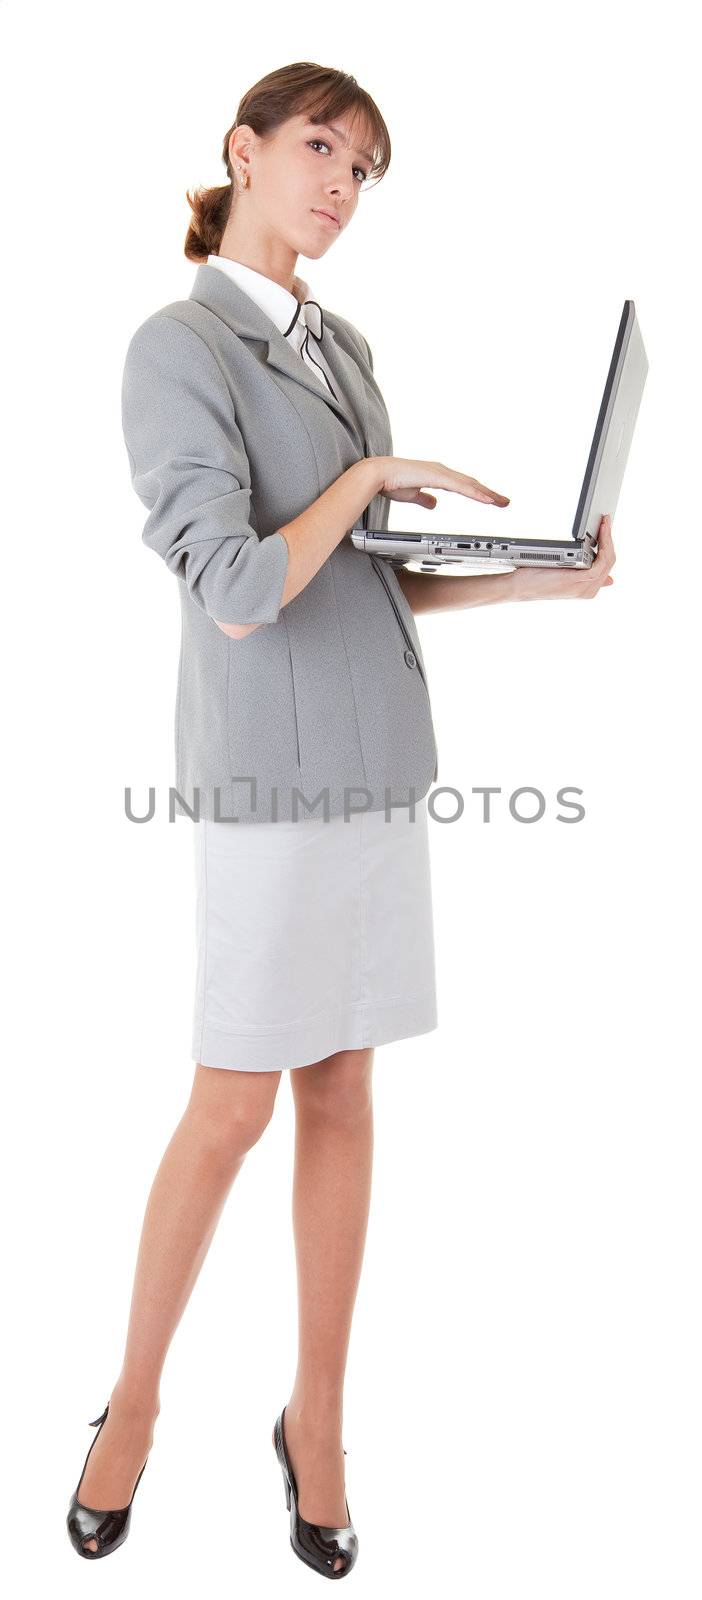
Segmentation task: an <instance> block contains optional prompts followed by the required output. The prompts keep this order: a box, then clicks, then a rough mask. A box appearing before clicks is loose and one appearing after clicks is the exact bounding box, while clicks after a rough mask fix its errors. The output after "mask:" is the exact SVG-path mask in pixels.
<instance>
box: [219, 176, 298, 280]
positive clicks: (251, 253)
mask: <svg viewBox="0 0 702 1600" xmlns="http://www.w3.org/2000/svg"><path fill="white" fill-rule="evenodd" d="M242 198H243V197H242ZM240 206H241V199H240V200H239V203H238V205H237V208H236V209H237V211H238V210H239V209H240ZM218 254H219V255H220V256H229V258H230V260H231V261H240V262H241V264H242V266H244V267H251V268H252V270H253V271H254V272H261V273H262V274H263V276H264V278H272V280H273V282H274V283H279V284H280V285H281V287H282V288H283V289H287V290H288V292H289V293H290V294H296V288H295V285H296V284H297V285H298V286H299V282H300V280H299V279H298V278H296V276H295V266H296V264H297V252H296V251H294V250H291V248H290V246H289V245H288V244H286V243H285V241H284V240H283V239H281V238H280V236H279V235H278V234H275V233H269V234H268V235H266V236H264V235H261V236H259V237H256V231H255V229H253V228H252V227H251V226H250V224H249V223H247V222H246V221H242V220H241V218H237V217H230V219H229V222H228V223H227V226H226V228H225V230H224V233H223V234H222V240H221V243H220V246H219V251H218ZM297 298H298V299H299V294H298V295H297Z"/></svg>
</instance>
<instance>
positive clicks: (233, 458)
mask: <svg viewBox="0 0 702 1600" xmlns="http://www.w3.org/2000/svg"><path fill="white" fill-rule="evenodd" d="M122 431H123V434H124V441H125V444H126V447H127V454H128V456H129V465H130V470H131V475H132V484H133V487H134V489H135V491H136V493H137V494H138V496H139V499H140V500H141V501H143V503H144V505H145V506H147V507H148V510H149V515H148V517H147V519H146V522H145V524H144V528H143V531H142V539H143V540H144V543H145V544H147V545H149V547H150V548H151V549H152V550H155V551H156V553H157V554H158V555H160V556H162V557H163V560H164V561H165V563H166V566H167V567H168V568H169V569H170V571H171V572H174V573H175V575H176V577H178V578H180V579H181V581H183V582H184V583H186V584H187V586H188V590H189V592H190V594H191V595H192V598H193V600H194V601H195V602H196V603H197V605H199V606H201V607H202V609H203V611H205V612H207V614H208V616H210V617H212V618H213V620H214V621H216V622H231V623H240V624H246V623H262V622H275V621H276V620H277V618H278V616H279V613H280V601H281V595H282V592H283V588H284V585H285V577H286V573H287V570H288V561H289V554H290V553H289V549H288V545H287V542H286V540H285V538H284V536H283V534H282V533H279V532H277V531H273V532H271V533H267V534H264V535H263V536H260V535H259V534H258V533H257V532H256V530H255V529H254V528H253V527H252V526H251V523H250V522H249V513H250V505H251V475H250V469H249V461H248V457H247V454H246V449H245V446H244V441H243V438H242V435H241V431H240V429H239V426H238V423H237V420H236V412H235V405H234V401H233V399H232V396H231V394H230V392H229V389H228V387H227V384H226V382H225V379H224V377H223V375H222V372H221V370H220V367H219V365H218V363H217V360H216V358H215V356H214V355H213V354H212V351H211V350H210V349H209V348H208V346H207V345H206V344H205V342H204V340H203V339H201V338H200V336H199V334H197V333H195V332H194V331H193V329H192V328H190V327H188V326H187V325H186V324H185V323H182V322H180V321H179V320H178V319H177V318H176V317H171V316H169V315H168V314H167V313H165V312H155V313H154V315H153V316H151V317H149V318H147V320H146V322H144V323H142V325H141V327H139V328H137V331H136V333H135V334H134V335H133V337H132V339H131V341H130V344H129V346H128V349H127V354H126V359H125V364H124V373H123V378H122Z"/></svg>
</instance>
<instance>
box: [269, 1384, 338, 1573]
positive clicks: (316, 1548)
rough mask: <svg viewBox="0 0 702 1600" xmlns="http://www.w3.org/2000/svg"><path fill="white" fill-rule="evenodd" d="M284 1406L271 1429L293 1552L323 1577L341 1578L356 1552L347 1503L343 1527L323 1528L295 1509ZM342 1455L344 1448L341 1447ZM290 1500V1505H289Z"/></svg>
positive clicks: (295, 1487) (295, 1495)
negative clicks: (337, 1564)
mask: <svg viewBox="0 0 702 1600" xmlns="http://www.w3.org/2000/svg"><path fill="white" fill-rule="evenodd" d="M285 1409H286V1408H285V1406H283V1409H282V1411H281V1413H280V1416H279V1417H278V1420H277V1422H276V1424H275V1427H274V1429H273V1444H274V1446H275V1453H276V1455H277V1457H278V1460H279V1462H280V1465H281V1469H282V1473H283V1482H284V1484H285V1502H286V1505H287V1507H288V1510H289V1512H290V1543H291V1545H292V1547H293V1550H294V1551H295V1554H296V1556H299V1557H300V1560H301V1561H304V1562H305V1563H306V1565H307V1566H308V1567H314V1570H315V1572H321V1574H322V1576H323V1577H324V1578H345V1577H346V1574H347V1572H350V1571H351V1568H352V1566H353V1565H354V1562H355V1560H356V1557H357V1555H358V1538H357V1536H356V1530H355V1528H354V1525H353V1523H352V1521H351V1513H350V1511H349V1503H348V1500H347V1501H346V1515H347V1517H348V1519H349V1520H348V1523H347V1525H346V1527H345V1528H325V1527H323V1526H322V1525H321V1524H320V1523H317V1522H306V1521H305V1518H304V1517H301V1516H300V1513H299V1511H298V1509H297V1483H296V1482H295V1474H294V1472H293V1469H292V1467H291V1465H290V1459H289V1456H288V1452H287V1450H286V1448H285V1432H284V1428H283V1417H284V1416H285ZM344 1455H346V1451H344ZM291 1501H292V1506H291ZM339 1556H343V1558H344V1565H343V1567H338V1568H337V1569H336V1571H335V1570H334V1562H335V1561H336V1560H338V1558H339Z"/></svg>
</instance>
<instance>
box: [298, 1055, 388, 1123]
mask: <svg viewBox="0 0 702 1600" xmlns="http://www.w3.org/2000/svg"><path fill="white" fill-rule="evenodd" d="M372 1071H373V1050H372V1049H368V1050H339V1051H337V1052H336V1054H335V1055H332V1056H327V1057H326V1059H325V1060H324V1061H318V1062H315V1063H314V1065H312V1066H309V1067H300V1068H296V1069H295V1070H294V1071H293V1073H292V1080H293V1094H294V1097H295V1103H296V1109H297V1111H298V1113H300V1114H302V1115H303V1116H306V1117H316V1118H318V1119H319V1120H320V1121H321V1122H323V1123H324V1125H325V1126H326V1127H339V1128H354V1127H356V1126H358V1124H359V1122H360V1121H361V1120H362V1119H363V1118H364V1117H367V1116H370V1114H371V1112H372V1106H373V1087H372Z"/></svg>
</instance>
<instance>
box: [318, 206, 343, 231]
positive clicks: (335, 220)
mask: <svg viewBox="0 0 702 1600" xmlns="http://www.w3.org/2000/svg"><path fill="white" fill-rule="evenodd" d="M312 209H313V211H314V214H315V216H316V217H326V218H327V220H328V221H329V222H333V224H334V227H335V228H338V227H340V226H341V224H340V222H339V218H338V217H336V216H335V215H334V212H333V211H326V210H325V208H324V207H323V206H313V207H312Z"/></svg>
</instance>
